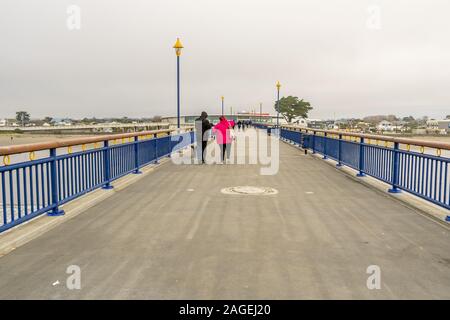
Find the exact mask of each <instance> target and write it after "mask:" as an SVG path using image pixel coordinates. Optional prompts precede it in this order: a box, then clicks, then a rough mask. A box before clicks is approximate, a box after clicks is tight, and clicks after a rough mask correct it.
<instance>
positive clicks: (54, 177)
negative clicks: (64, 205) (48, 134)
mask: <svg viewBox="0 0 450 320" xmlns="http://www.w3.org/2000/svg"><path fill="white" fill-rule="evenodd" d="M50 158H51V162H50V184H51V190H52V205H53V209H52V211H50V212H49V213H47V215H49V216H61V215H63V214H64V210H60V209H59V198H58V174H57V170H56V167H57V163H56V162H57V159H56V148H52V149H50ZM36 179H37V178H36Z"/></svg>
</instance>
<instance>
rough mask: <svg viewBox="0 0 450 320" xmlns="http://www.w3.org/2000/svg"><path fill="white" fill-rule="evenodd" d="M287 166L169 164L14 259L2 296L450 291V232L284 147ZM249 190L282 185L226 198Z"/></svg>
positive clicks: (369, 295) (3, 261)
mask: <svg viewBox="0 0 450 320" xmlns="http://www.w3.org/2000/svg"><path fill="white" fill-rule="evenodd" d="M280 161H281V163H280V171H279V173H278V174H277V175H274V176H261V175H259V167H258V166H257V165H211V166H208V165H197V166H193V165H178V166H177V165H173V164H172V163H168V164H165V165H164V166H161V167H160V168H159V169H158V170H155V171H154V172H153V173H152V174H151V175H148V176H146V177H144V178H143V179H140V180H139V181H137V182H136V183H134V184H132V185H130V186H129V187H127V188H125V189H123V190H120V191H119V192H116V193H115V194H114V195H113V196H111V197H110V198H108V199H107V200H106V201H103V202H101V203H99V204H97V205H95V206H94V207H92V208H90V209H88V210H87V211H86V212H85V213H84V214H81V215H78V216H77V217H74V218H72V219H70V220H69V221H67V222H65V223H64V224H61V225H59V226H57V227H55V228H54V229H53V230H50V231H48V232H47V233H45V234H43V235H42V236H40V237H39V238H37V239H35V240H33V241H31V242H29V243H27V244H25V245H24V246H22V247H20V248H17V249H16V250H14V251H12V252H11V253H9V254H7V255H5V256H3V257H1V258H0V299H18V298H25V299H29V298H37V299H312V298H317V299H382V298H386V299H393V298H399V299H413V298H414V299H416V298H424V299H449V298H450V241H449V240H450V237H449V229H448V228H446V227H445V226H442V225H440V224H439V223H437V222H435V221H432V220H430V219H427V218H426V217H424V216H422V215H419V214H417V212H415V211H414V210H412V209H410V208H408V207H407V206H405V205H403V204H402V203H400V202H398V201H395V200H393V199H392V198H390V197H389V196H387V195H384V194H382V193H381V192H377V191H374V190H373V189H371V188H370V187H368V186H365V185H363V184H361V183H358V182H356V181H355V180H353V179H352V178H350V177H348V176H346V175H344V174H339V173H338V172H336V170H337V169H335V168H333V167H332V166H329V165H327V164H326V163H324V162H323V161H321V160H319V159H317V158H315V157H311V156H310V155H304V154H302V153H301V152H300V151H299V150H297V149H295V148H292V147H290V146H288V145H286V144H284V143H281V144H280ZM239 185H250V186H265V187H272V188H275V189H277V190H278V191H279V193H278V194H276V195H270V196H254V195H253V196H248V195H225V194H221V193H220V190H221V189H222V188H224V187H230V186H239ZM70 265H78V266H79V267H80V268H81V289H80V290H69V289H68V288H67V287H66V279H67V278H68V277H69V274H67V273H66V269H67V267H68V266H70ZM369 265H378V266H379V267H380V268H381V289H379V290H377V289H374V290H369V289H368V288H367V286H366V281H367V278H368V277H369V276H370V275H369V274H367V273H366V269H367V267H368V266H369Z"/></svg>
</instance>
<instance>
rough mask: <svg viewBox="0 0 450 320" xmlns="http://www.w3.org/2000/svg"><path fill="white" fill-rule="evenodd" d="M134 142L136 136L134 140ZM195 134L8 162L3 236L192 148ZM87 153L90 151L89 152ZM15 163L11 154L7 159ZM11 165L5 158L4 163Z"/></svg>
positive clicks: (1, 177) (1, 187)
mask: <svg viewBox="0 0 450 320" xmlns="http://www.w3.org/2000/svg"><path fill="white" fill-rule="evenodd" d="M130 139H131V138H130ZM193 139H194V132H185V133H181V134H177V135H167V136H164V137H157V134H156V133H155V134H154V135H153V138H152V139H145V140H139V137H138V136H137V135H136V136H135V137H134V140H129V141H128V142H126V141H125V140H124V141H122V143H120V144H111V142H112V141H114V140H105V141H103V146H102V147H97V148H94V149H91V150H82V151H79V152H74V153H72V152H69V153H66V154H61V155H57V153H56V151H57V150H56V148H51V149H49V155H48V156H46V157H44V158H42V159H38V160H31V161H24V162H18V163H15V164H9V163H5V164H4V165H3V166H1V167H0V196H1V199H0V201H1V207H0V232H2V231H5V230H7V229H9V228H12V227H14V226H16V225H18V224H21V223H23V222H25V221H27V220H30V219H32V218H34V217H36V216H38V215H41V214H43V213H48V214H49V215H59V214H62V213H63V212H62V211H61V210H60V208H59V206H60V205H62V204H64V203H67V202H69V201H71V200H73V199H75V198H77V197H79V196H81V195H83V194H86V193H87V192H90V191H92V190H94V189H97V188H100V187H102V188H105V189H109V188H112V186H111V182H112V181H114V180H116V179H119V178H120V177H123V176H124V175H127V174H129V173H140V168H142V167H143V166H145V165H147V164H150V163H155V162H157V161H158V160H159V159H160V158H162V157H166V156H170V154H171V153H172V152H174V151H177V150H179V149H182V148H185V147H187V146H189V145H190V144H191V143H192V142H193V141H194V140H193ZM83 149H84V148H83ZM6 157H7V159H8V162H9V156H6ZM4 161H5V160H4Z"/></svg>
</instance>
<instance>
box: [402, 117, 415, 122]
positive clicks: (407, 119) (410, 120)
mask: <svg viewBox="0 0 450 320" xmlns="http://www.w3.org/2000/svg"><path fill="white" fill-rule="evenodd" d="M402 121H405V122H413V121H415V119H414V117H413V116H408V117H403V119H402Z"/></svg>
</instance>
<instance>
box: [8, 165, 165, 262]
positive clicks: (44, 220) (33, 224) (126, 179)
mask: <svg viewBox="0 0 450 320" xmlns="http://www.w3.org/2000/svg"><path fill="white" fill-rule="evenodd" d="M168 160H169V159H168V158H165V159H161V160H160V161H159V163H158V164H151V165H147V166H145V167H143V168H142V169H141V172H142V173H141V174H129V175H126V176H123V177H121V178H119V179H117V180H115V181H113V182H112V183H111V185H112V186H113V189H109V190H103V189H101V188H99V189H96V190H94V191H91V192H89V193H87V194H85V195H83V196H81V197H79V198H76V199H75V200H73V201H70V202H67V203H66V204H64V205H62V206H60V208H61V209H62V210H64V215H62V216H56V217H52V216H48V215H46V214H42V215H40V216H38V217H36V218H34V219H31V220H29V221H26V222H24V223H22V224H20V225H18V226H16V227H14V228H11V229H9V230H6V231H5V232H2V233H0V257H2V256H4V255H6V254H8V253H9V252H11V251H13V250H15V249H16V248H18V247H20V246H22V245H24V244H25V243H27V242H29V241H31V240H33V239H35V238H37V237H39V236H40V235H42V234H43V233H45V232H47V231H49V230H51V229H53V228H55V227H56V226H58V225H60V224H61V223H64V222H66V221H67V220H69V219H72V218H74V217H76V216H78V215H79V214H81V213H83V212H86V210H87V209H89V208H91V207H93V206H94V205H96V204H97V203H100V202H102V201H106V199H107V198H109V197H111V196H112V195H113V194H114V193H115V192H118V191H120V190H123V189H124V188H126V187H127V186H129V185H131V184H133V183H134V182H136V181H138V180H139V179H142V178H143V177H145V176H147V175H148V174H150V173H151V172H153V170H154V169H155V168H157V167H159V166H160V165H162V164H164V163H166V162H167V161H168Z"/></svg>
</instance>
